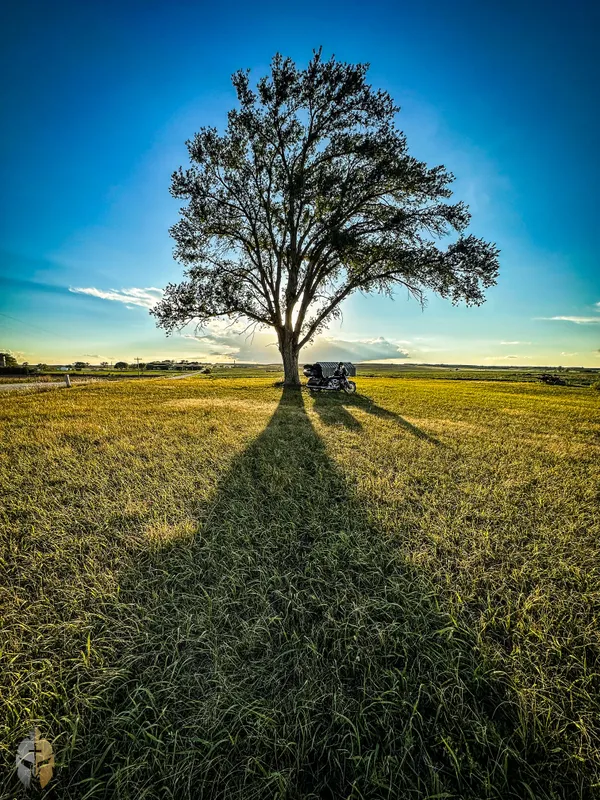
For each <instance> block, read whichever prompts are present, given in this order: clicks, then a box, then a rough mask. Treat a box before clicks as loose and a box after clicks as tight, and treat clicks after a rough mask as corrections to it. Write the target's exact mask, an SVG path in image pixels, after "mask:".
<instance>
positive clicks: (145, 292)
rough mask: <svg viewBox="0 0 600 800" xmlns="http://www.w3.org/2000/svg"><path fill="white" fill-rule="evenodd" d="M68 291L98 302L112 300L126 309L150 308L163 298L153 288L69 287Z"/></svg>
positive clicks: (160, 290)
mask: <svg viewBox="0 0 600 800" xmlns="http://www.w3.org/2000/svg"><path fill="white" fill-rule="evenodd" d="M69 291H70V292H73V293H74V294H87V295H90V296H91V297H98V298H99V299H100V300H113V301H114V302H117V303H125V304H126V307H127V308H130V309H131V308H133V307H134V306H140V307H141V308H152V307H153V306H155V305H156V303H157V302H158V301H159V300H160V299H161V297H162V296H163V290H162V289H157V288H156V287H155V286H148V287H147V288H145V289H138V288H135V287H133V288H131V289H109V290H107V291H106V290H104V289H96V288H95V287H93V286H91V287H89V288H84V287H79V286H69Z"/></svg>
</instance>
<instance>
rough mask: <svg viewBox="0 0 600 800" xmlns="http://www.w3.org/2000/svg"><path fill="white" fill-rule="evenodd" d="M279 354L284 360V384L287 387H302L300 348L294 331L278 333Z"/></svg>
mask: <svg viewBox="0 0 600 800" xmlns="http://www.w3.org/2000/svg"><path fill="white" fill-rule="evenodd" d="M278 337H279V352H280V353H281V357H282V359H283V383H284V385H285V386H300V378H299V376H298V356H299V355H300V348H299V347H298V342H297V341H296V339H295V337H294V334H293V332H292V331H287V330H285V329H283V330H281V331H278Z"/></svg>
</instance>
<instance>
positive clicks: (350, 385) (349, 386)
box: [344, 381, 356, 394]
mask: <svg viewBox="0 0 600 800" xmlns="http://www.w3.org/2000/svg"><path fill="white" fill-rule="evenodd" d="M344 391H345V392H346V394H354V392H355V391H356V384H355V383H354V381H346V385H345V386H344Z"/></svg>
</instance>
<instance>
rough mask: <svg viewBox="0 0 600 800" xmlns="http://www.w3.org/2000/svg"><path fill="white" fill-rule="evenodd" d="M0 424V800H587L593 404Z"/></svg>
mask: <svg viewBox="0 0 600 800" xmlns="http://www.w3.org/2000/svg"><path fill="white" fill-rule="evenodd" d="M273 381H274V377H273V376H272V375H271V376H267V377H257V378H254V379H253V380H251V381H248V380H241V379H239V378H237V377H228V378H227V379H223V378H220V377H218V376H217V377H216V378H215V377H214V376H206V377H205V376H200V377H194V378H184V379H182V380H168V379H165V380H163V379H153V380H148V381H122V382H114V383H110V382H106V383H105V382H99V383H94V384H91V385H89V386H80V387H74V388H73V389H71V390H68V391H67V390H65V391H56V392H47V393H42V394H21V395H19V396H17V395H7V396H3V397H2V398H0V433H1V436H2V450H1V452H0V497H1V501H0V530H1V533H0V536H1V540H0V548H1V549H0V616H1V619H0V624H1V630H2V633H1V636H2V639H1V642H0V774H2V773H3V772H6V774H7V775H9V778H8V780H7V781H6V782H4V783H3V782H1V781H0V787H1V788H0V797H1V798H13V797H26V796H28V795H26V794H25V792H24V790H23V791H21V789H20V787H19V784H18V782H17V781H16V776H15V773H14V756H15V751H16V746H17V744H18V742H19V741H20V740H21V739H22V738H23V737H24V736H25V735H27V733H28V731H29V729H30V727H31V724H32V722H37V724H38V725H39V727H40V729H41V731H42V733H43V735H44V736H46V738H48V739H50V740H51V741H52V742H53V744H54V748H55V751H56V753H57V764H58V766H57V769H56V775H55V779H54V781H53V783H52V784H51V786H53V787H54V789H53V793H51V794H49V795H48V797H50V796H52V797H57V798H58V797H60V798H72V799H73V800H81V799H82V798H85V799H86V800H91V798H126V799H127V800H129V799H130V798H131V800H134V798H135V800H144V799H146V798H172V799H173V800H175V798H177V800H182V799H183V798H211V799H212V798H223V800H225V798H227V799H230V798H235V799H236V800H242V799H243V800H253V799H254V798H256V799H258V798H269V800H272V799H274V798H280V800H283V798H286V800H288V799H289V800H301V799H302V800H304V799H305V798H306V799H307V800H308V798H314V800H316V798H328V799H329V800H337V798H353V799H357V800H358V798H415V799H416V798H456V799H457V800H458V799H459V798H473V799H474V800H475V798H477V800H481V799H482V798H497V799H498V800H500V798H515V800H517V799H519V800H521V799H522V798H527V797H529V798H542V799H543V798H565V800H566V798H582V799H583V798H586V799H587V798H590V800H591V798H594V797H598V796H599V794H600V633H599V618H600V552H599V549H600V548H599V541H600V540H599V534H600V524H599V521H600V520H599V511H598V509H599V501H600V394H598V393H597V392H594V391H592V390H590V389H589V388H585V389H579V388H572V387H547V386H543V385H539V384H534V383H510V382H480V381H464V382H460V381H449V380H443V379H427V378H423V379H421V380H407V381H402V380H392V379H391V378H372V379H368V378H361V377H360V374H359V378H358V387H359V392H360V394H359V395H357V396H351V397H346V396H340V397H336V396H331V395H328V396H317V397H315V398H313V397H310V396H308V395H307V394H306V393H305V392H302V393H300V392H294V391H282V390H281V389H280V388H276V387H275V386H274V385H273Z"/></svg>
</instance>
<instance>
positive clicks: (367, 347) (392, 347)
mask: <svg viewBox="0 0 600 800" xmlns="http://www.w3.org/2000/svg"><path fill="white" fill-rule="evenodd" d="M302 358H303V359H306V360H308V361H310V360H311V359H312V360H313V361H338V360H339V361H390V360H392V359H393V360H404V359H407V358H410V355H409V353H408V352H407V351H406V350H405V349H404V348H402V347H400V342H397V341H393V340H390V339H384V338H383V336H380V337H379V338H377V339H355V340H344V339H335V338H328V337H324V336H322V337H321V336H320V337H318V338H317V340H316V341H315V343H314V344H312V345H310V346H307V347H306V349H305V350H303V351H302Z"/></svg>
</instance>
